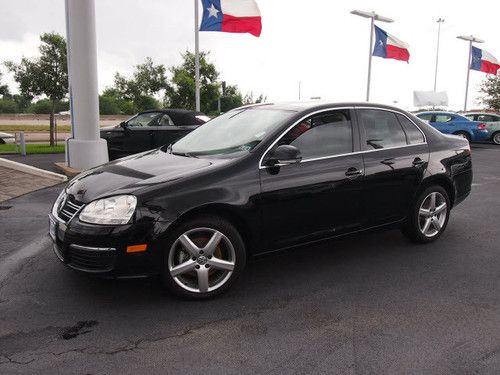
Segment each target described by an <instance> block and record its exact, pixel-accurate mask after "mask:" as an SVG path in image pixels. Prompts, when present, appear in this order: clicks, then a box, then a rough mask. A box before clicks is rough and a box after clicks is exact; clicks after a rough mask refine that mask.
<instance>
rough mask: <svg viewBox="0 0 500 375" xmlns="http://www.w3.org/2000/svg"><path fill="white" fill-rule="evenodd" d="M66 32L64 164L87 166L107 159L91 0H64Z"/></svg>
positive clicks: (75, 166)
mask: <svg viewBox="0 0 500 375" xmlns="http://www.w3.org/2000/svg"><path fill="white" fill-rule="evenodd" d="M66 34H67V42H68V74H69V93H70V109H71V137H70V138H68V139H67V140H66V164H67V165H68V166H69V167H72V168H75V169H87V168H91V167H94V166H97V165H100V164H103V163H106V162H107V161H108V150H107V144H106V141H105V140H104V139H101V138H100V137H99V92H98V86H97V48H96V30H95V3H94V0H66Z"/></svg>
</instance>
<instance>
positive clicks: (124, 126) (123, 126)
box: [120, 121, 127, 129]
mask: <svg viewBox="0 0 500 375" xmlns="http://www.w3.org/2000/svg"><path fill="white" fill-rule="evenodd" d="M120 127H122V128H123V129H127V123H126V122H125V121H122V122H120Z"/></svg>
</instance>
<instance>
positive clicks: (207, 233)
mask: <svg viewBox="0 0 500 375" xmlns="http://www.w3.org/2000/svg"><path fill="white" fill-rule="evenodd" d="M471 183H472V164H471V153H470V148H469V143H468V142H467V140H465V139H462V138H459V137H456V136H448V135H444V134H441V133H439V132H438V131H437V130H434V129H433V128H432V127H431V126H429V125H427V124H425V123H423V122H422V121H420V120H419V119H418V118H416V117H415V116H413V115H411V114H409V113H407V112H405V111H402V110H400V109H397V108H393V107H387V106H382V105H371V104H356V103H346V104H323V105H318V104H317V103H316V104H305V103H300V104H287V105H278V104H266V105H256V106H251V107H243V108H239V109H235V110H232V111H230V112H228V113H226V114H224V115H222V116H220V117H218V118H216V119H214V120H212V121H210V122H208V123H207V124H206V125H204V126H202V127H199V128H198V129H196V130H195V131H193V132H191V133H189V134H188V135H187V136H185V137H184V138H182V139H181V140H180V141H178V142H176V143H175V144H173V146H171V147H162V148H158V149H156V150H152V151H149V152H145V153H142V154H138V155H134V156H131V157H128V158H124V159H121V160H117V161H115V162H111V163H108V164H105V165H103V166H100V167H97V168H94V169H91V170H88V171H86V172H84V173H82V174H81V175H79V176H78V177H76V178H75V179H73V180H72V181H71V182H70V183H69V184H68V186H67V187H66V188H65V189H64V191H63V192H61V194H60V196H59V198H58V199H57V201H56V202H55V204H54V207H53V210H52V213H51V214H50V234H51V237H52V239H53V241H54V250H55V253H56V255H57V256H58V257H59V259H60V260H61V261H62V262H63V263H65V264H66V265H67V266H69V267H71V268H73V269H75V270H78V271H82V272H86V273H92V274H98V275H102V276H109V277H137V276H148V275H152V274H160V275H161V276H162V279H163V282H164V284H165V286H166V287H167V288H168V289H169V290H170V291H172V292H174V293H176V294H178V295H180V296H185V297H191V298H208V297H213V296H215V295H218V294H220V293H221V292H223V291H225V290H226V289H227V288H229V286H230V285H231V284H232V283H233V282H234V280H235V279H236V278H237V277H238V276H239V275H240V274H241V272H242V271H243V269H244V267H245V263H246V259H247V258H249V257H250V256H255V255H260V254H263V253H266V252H272V251H276V250H281V249H286V248H290V247H293V246H297V245H305V244H310V243H313V242H316V241H320V240H325V239H330V238H333V237H337V236H341V235H345V234H348V233H359V232H362V231H365V230H369V229H373V228H387V227H394V226H397V227H400V228H402V230H403V232H404V233H405V234H406V235H407V236H408V237H409V238H410V239H411V240H413V241H417V242H421V243H427V242H431V241H434V240H436V239H437V238H438V237H439V236H440V235H441V234H442V233H443V231H444V230H445V228H446V225H447V223H448V218H449V214H450V210H451V209H452V208H453V207H454V206H456V205H457V204H459V203H460V202H461V201H462V200H464V199H465V198H466V197H467V196H468V195H469V193H470V190H471Z"/></svg>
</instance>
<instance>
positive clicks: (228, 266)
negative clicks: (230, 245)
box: [208, 257, 234, 271]
mask: <svg viewBox="0 0 500 375" xmlns="http://www.w3.org/2000/svg"><path fill="white" fill-rule="evenodd" d="M208 264H210V266H212V267H213V268H216V269H218V270H224V271H233V270H234V262H228V261H227V260H222V259H219V258H215V257H213V258H212V259H209V261H208Z"/></svg>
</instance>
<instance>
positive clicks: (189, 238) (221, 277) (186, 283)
mask: <svg viewBox="0 0 500 375" xmlns="http://www.w3.org/2000/svg"><path fill="white" fill-rule="evenodd" d="M235 264H236V254H235V251H234V247H233V244H232V243H231V241H230V240H229V239H228V238H227V237H226V236H225V235H224V234H223V233H221V232H219V231H218V230H215V229H211V228H194V229H191V230H189V231H187V232H185V233H183V234H182V235H181V236H179V238H177V240H176V241H175V242H174V243H173V245H172V247H171V248H170V252H169V257H168V271H169V272H170V275H171V276H172V278H173V279H174V281H175V282H176V283H177V284H178V285H179V286H180V287H181V288H183V289H185V290H187V291H189V292H193V293H208V292H212V291H215V290H217V289H219V288H220V287H222V286H223V285H224V284H225V283H226V282H227V281H228V280H229V278H230V277H231V275H232V273H233V270H234V268H235Z"/></svg>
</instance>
